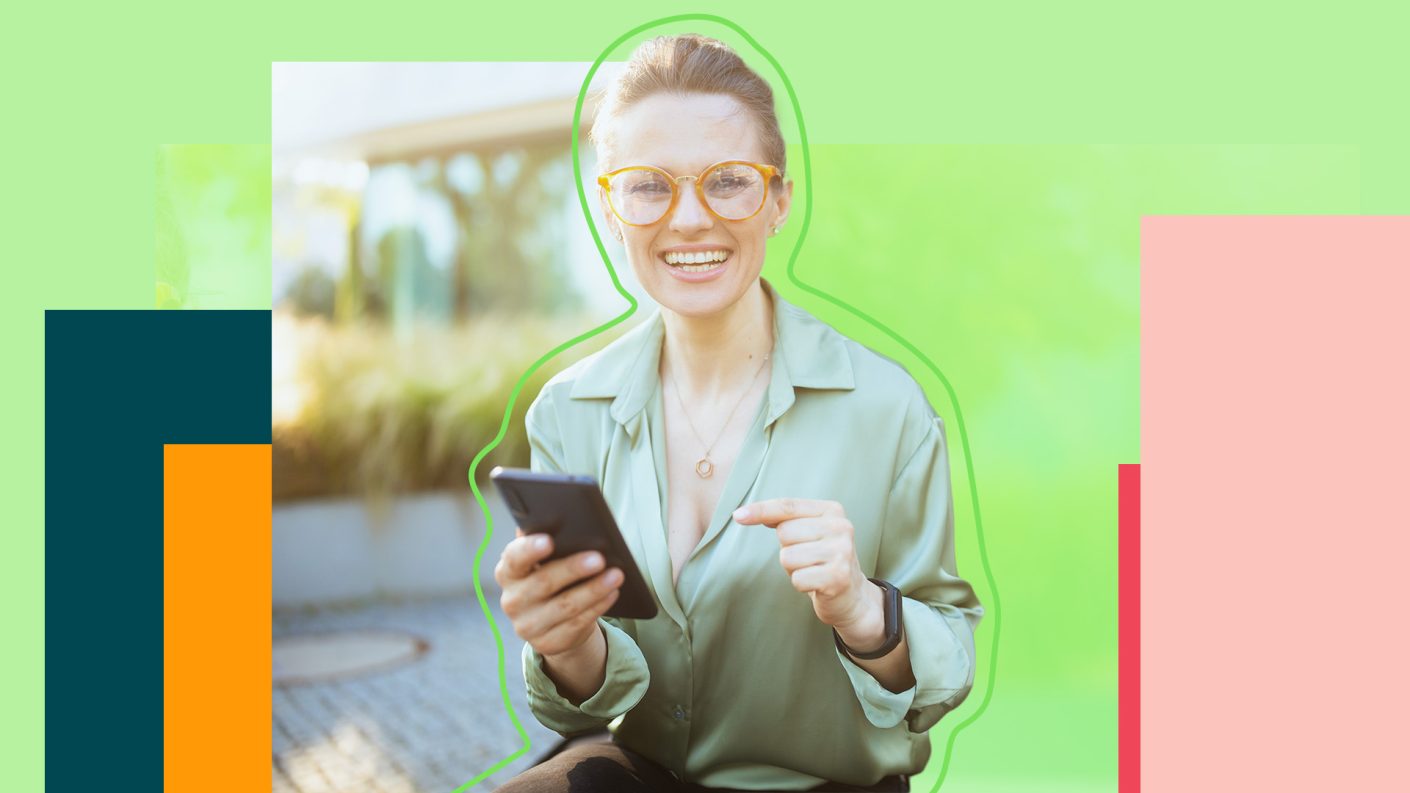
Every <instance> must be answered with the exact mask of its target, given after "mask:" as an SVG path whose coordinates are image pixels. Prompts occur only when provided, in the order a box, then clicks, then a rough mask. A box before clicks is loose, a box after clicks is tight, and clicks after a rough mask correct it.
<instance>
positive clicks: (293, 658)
mask: <svg viewBox="0 0 1410 793" xmlns="http://www.w3.org/2000/svg"><path fill="white" fill-rule="evenodd" d="M430 647H431V645H430V643H428V642H427V641H426V640H425V639H422V638H420V637H418V636H413V635H411V634H409V633H402V632H401V631H387V630H350V631H337V632H334V633H305V634H300V635H296V636H283V637H280V638H277V639H275V640H274V645H273V660H274V685H276V686H281V685H289V684H296V683H321V682H324V681H328V680H336V679H339V678H344V677H356V676H358V675H365V674H369V673H371V672H382V671H386V670H388V669H393V668H395V667H398V666H401V665H402V664H405V663H408V662H411V661H414V660H416V659H417V658H419V657H421V655H422V654H424V653H425V652H426V651H427V650H429V649H430Z"/></svg>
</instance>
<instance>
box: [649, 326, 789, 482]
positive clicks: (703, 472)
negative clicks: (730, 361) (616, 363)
mask: <svg viewBox="0 0 1410 793" xmlns="http://www.w3.org/2000/svg"><path fill="white" fill-rule="evenodd" d="M769 355H770V353H764V360H763V362H762V363H760V364H759V368H758V369H757V370H755V372H754V376H753V377H751V378H749V383H748V384H747V385H745V386H744V393H742V394H740V395H739V399H737V400H735V402H734V407H732V408H730V411H729V415H728V416H726V417H725V423H724V425H723V426H721V427H720V431H719V433H718V434H716V435H715V440H713V441H711V442H710V444H709V445H708V446H706V445H705V439H704V438H702V437H700V430H697V429H696V428H695V422H694V421H691V420H690V411H689V410H687V409H686V407H685V400H683V399H681V386H680V383H678V382H676V368H675V367H674V366H672V367H670V369H668V370H667V371H668V372H669V373H670V375H671V384H672V385H674V386H675V387H676V402H677V403H679V404H680V406H681V413H682V414H683V415H684V416H685V423H686V424H689V425H690V431H691V432H693V433H695V439H696V440H698V441H700V445H701V446H705V453H704V454H702V455H701V456H700V459H699V460H696V461H695V475H696V476H698V477H700V478H701V479H709V478H710V475H711V474H713V473H714V472H715V464H714V463H713V462H711V461H710V450H711V449H713V448H715V444H717V443H719V442H720V438H722V437H724V434H725V429H726V428H727V427H729V422H730V419H732V418H734V413H735V411H736V410H739V406H740V405H741V404H743V402H744V397H746V396H748V395H749V392H750V391H751V390H753V388H754V381H755V380H758V379H759V373H760V372H762V371H764V367H765V366H767V365H768V364H769Z"/></svg>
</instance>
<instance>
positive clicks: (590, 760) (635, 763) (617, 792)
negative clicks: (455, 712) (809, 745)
mask: <svg viewBox="0 0 1410 793" xmlns="http://www.w3.org/2000/svg"><path fill="white" fill-rule="evenodd" d="M806 790H810V791H908V790H910V785H909V783H908V781H907V780H906V778H905V777H901V776H891V777H886V778H884V779H882V780H881V782H879V783H878V784H876V785H875V786H872V787H856V786H854V785H846V784H843V783H841V782H823V783H821V784H819V785H817V786H815V787H810V788H806ZM494 793H746V792H745V791H736V790H733V789H730V788H712V787H705V786H703V785H697V784H694V783H691V782H682V781H680V780H679V779H676V778H675V776H673V775H672V774H671V772H670V771H669V770H667V769H666V768H665V767H663V766H659V765H657V764H656V763H654V762H652V761H651V760H648V759H647V758H645V757H643V756H641V755H639V754H637V753H636V752H633V751H632V750H630V749H627V748H626V747H624V746H622V745H621V744H618V743H616V742H615V741H602V742H597V743H581V744H575V745H572V746H569V747H568V748H567V749H564V750H563V751H562V752H560V753H558V754H556V755H554V756H553V757H551V758H549V759H548V760H545V761H544V762H542V763H540V764H538V765H536V766H534V767H533V768H530V769H529V770H527V771H525V772H523V773H522V774H519V775H518V776H516V777H514V778H513V779H511V780H509V781H508V782H506V783H504V784H503V785H500V786H499V787H497V788H495V792H494ZM748 793H758V791H750V792H748Z"/></svg>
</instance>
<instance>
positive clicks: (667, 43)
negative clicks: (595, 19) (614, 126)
mask: <svg viewBox="0 0 1410 793" xmlns="http://www.w3.org/2000/svg"><path fill="white" fill-rule="evenodd" d="M659 93H673V94H688V93H700V94H723V95H725V96H729V97H732V98H734V99H735V101H737V102H739V104H740V105H742V106H743V107H744V110H745V112H746V113H748V114H749V115H750V116H751V117H752V118H753V119H754V122H755V127H756V128H757V129H758V133H759V143H760V145H761V146H762V147H763V150H764V161H765V164H768V165H775V166H778V169H779V172H780V174H782V173H784V172H785V170H786V167H787V163H786V162H785V158H786V146H785V144H784V141H783V132H782V131H781V130H780V129H779V124H778V116H777V115H776V114H775V113H774V92H773V88H771V87H770V86H769V84H768V82H766V81H765V80H764V78H762V77H760V76H759V74H758V72H755V71H754V70H753V69H751V68H749V66H748V64H746V63H745V62H744V60H743V59H742V58H740V57H739V55H738V54H737V53H736V52H735V51H734V50H732V49H730V47H729V45H728V44H725V43H724V42H723V41H719V40H718V39H712V38H709V37H707V36H701V35H699V34H695V33H684V34H681V35H678V36H657V37H656V38H653V39H650V40H649V41H645V42H643V43H642V44H641V46H639V47H637V48H636V50H635V51H634V52H632V56H631V59H630V60H628V61H627V68H626V71H625V72H623V73H622V75H621V76H620V77H618V78H617V79H616V80H615V81H614V82H613V83H612V85H611V86H610V87H609V88H608V89H607V92H606V94H605V95H604V96H603V99H602V102H601V104H599V105H598V108H597V116H596V117H595V118H594V119H593V124H592V129H591V130H590V131H589V132H588V140H589V141H591V142H592V144H593V145H594V146H595V147H596V148H597V154H598V162H599V163H602V164H604V165H605V164H606V163H607V161H608V153H609V151H610V148H611V145H610V138H611V134H612V132H611V124H610V122H611V121H612V120H613V119H615V118H616V117H617V115H618V114H620V113H621V112H622V111H623V110H624V109H626V108H628V107H630V106H631V105H633V104H635V103H637V102H640V101H641V100H643V99H645V98H646V97H648V96H652V95H654V94H659Z"/></svg>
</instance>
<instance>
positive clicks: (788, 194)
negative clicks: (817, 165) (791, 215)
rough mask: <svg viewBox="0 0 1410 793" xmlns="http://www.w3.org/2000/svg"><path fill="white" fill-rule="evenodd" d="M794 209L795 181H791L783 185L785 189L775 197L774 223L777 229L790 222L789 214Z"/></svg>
mask: <svg viewBox="0 0 1410 793" xmlns="http://www.w3.org/2000/svg"><path fill="white" fill-rule="evenodd" d="M792 208H793V180H792V179H789V180H788V181H786V182H784V183H783V189H782V190H780V191H778V195H777V196H775V197H774V222H773V224H772V225H773V226H774V227H775V228H777V227H779V226H782V225H783V222H784V221H785V220H788V212H789V210H791V209H792Z"/></svg>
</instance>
